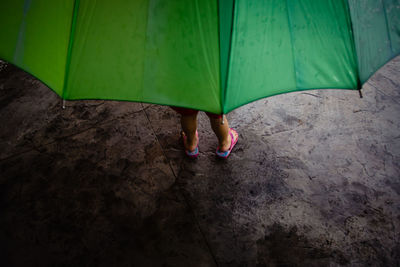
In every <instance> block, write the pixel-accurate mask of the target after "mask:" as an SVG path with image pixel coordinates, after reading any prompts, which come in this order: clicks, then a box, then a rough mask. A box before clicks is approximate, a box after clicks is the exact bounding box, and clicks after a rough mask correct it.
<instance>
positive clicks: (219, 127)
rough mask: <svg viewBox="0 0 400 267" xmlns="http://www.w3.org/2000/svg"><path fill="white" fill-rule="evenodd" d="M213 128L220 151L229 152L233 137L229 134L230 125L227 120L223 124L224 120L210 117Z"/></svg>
mask: <svg viewBox="0 0 400 267" xmlns="http://www.w3.org/2000/svg"><path fill="white" fill-rule="evenodd" d="M209 118H210V123H211V128H212V129H213V131H214V133H215V135H216V136H217V138H218V142H219V150H220V151H227V150H229V148H230V146H231V135H230V134H229V124H228V120H227V119H226V118H223V119H224V124H222V123H221V122H222V118H216V117H211V116H210V117H209Z"/></svg>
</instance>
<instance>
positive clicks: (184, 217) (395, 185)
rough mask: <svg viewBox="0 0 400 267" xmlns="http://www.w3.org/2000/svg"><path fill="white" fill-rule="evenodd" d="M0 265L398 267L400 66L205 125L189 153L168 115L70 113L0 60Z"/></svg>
mask: <svg viewBox="0 0 400 267" xmlns="http://www.w3.org/2000/svg"><path fill="white" fill-rule="evenodd" d="M0 67H1V68H0V110H1V112H0V121H1V127H0V214H1V215H0V257H1V259H2V262H3V264H2V266H399V265H400V58H397V59H394V60H393V61H392V62H390V63H388V64H387V65H386V66H385V67H384V68H383V69H381V70H380V71H379V72H378V73H376V74H375V75H374V76H373V77H372V78H371V79H370V81H369V82H368V83H366V84H365V85H364V88H363V94H364V98H362V99H360V97H359V96H358V92H357V91H347V90H320V91H316V90H313V91H304V92H297V93H290V94H286V95H279V96H274V97H271V98H267V99H263V100H260V101H257V102H255V103H252V104H249V105H246V106H244V107H241V108H239V109H237V110H235V111H233V112H232V113H230V114H229V115H228V119H229V121H230V124H231V126H232V127H234V128H235V129H237V130H238V132H239V133H240V139H239V143H238V144H237V147H236V148H235V150H234V153H233V154H232V155H231V157H230V158H229V160H228V161H222V160H218V159H217V158H215V155H214V152H215V148H216V145H217V144H216V138H215V137H214V136H213V134H212V132H211V129H210V126H209V124H208V119H207V117H206V116H205V115H204V114H203V113H202V114H200V117H199V121H200V123H199V124H200V129H199V136H200V150H201V154H200V157H199V158H198V159H197V160H195V161H193V160H188V159H186V158H185V157H184V154H183V152H182V148H181V140H180V139H179V131H180V126H179V117H178V116H177V115H176V114H175V113H174V111H172V110H170V109H169V108H167V107H163V106H156V105H148V104H139V103H127V102H111V101H109V102H107V101H77V102H67V103H66V109H62V108H61V100H60V99H59V97H57V96H56V95H55V94H54V93H53V92H52V91H51V90H50V89H48V88H47V87H46V86H44V85H43V84H42V83H40V82H39V81H37V80H36V79H34V78H33V77H32V76H30V75H28V74H26V73H24V72H23V71H21V70H18V69H17V68H15V67H13V66H5V65H4V63H1V64H0Z"/></svg>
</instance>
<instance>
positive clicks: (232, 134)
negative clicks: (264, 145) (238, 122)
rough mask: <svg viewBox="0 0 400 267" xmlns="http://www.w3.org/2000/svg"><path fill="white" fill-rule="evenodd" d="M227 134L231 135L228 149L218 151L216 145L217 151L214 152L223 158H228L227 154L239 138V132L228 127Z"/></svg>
mask: <svg viewBox="0 0 400 267" xmlns="http://www.w3.org/2000/svg"><path fill="white" fill-rule="evenodd" d="M234 133H235V134H236V135H235V134H234ZM229 134H230V135H231V146H230V147H229V150H227V151H219V147H218V148H217V151H216V152H215V153H216V154H217V156H218V157H220V158H224V159H226V158H228V157H229V155H230V154H231V152H232V149H233V147H234V146H235V145H236V143H237V141H238V139H239V134H238V133H237V132H236V131H235V130H234V129H232V128H230V129H229ZM235 136H237V137H236V139H235Z"/></svg>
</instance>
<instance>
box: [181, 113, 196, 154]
mask: <svg viewBox="0 0 400 267" xmlns="http://www.w3.org/2000/svg"><path fill="white" fill-rule="evenodd" d="M181 125H182V130H183V132H184V133H185V135H186V136H187V139H186V149H187V150H189V151H193V150H195V149H196V146H197V142H198V138H197V136H196V131H197V112H196V113H195V114H190V115H182V116H181Z"/></svg>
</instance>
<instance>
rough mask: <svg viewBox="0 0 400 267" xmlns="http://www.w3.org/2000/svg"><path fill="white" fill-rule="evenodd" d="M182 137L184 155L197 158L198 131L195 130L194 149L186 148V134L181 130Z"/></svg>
mask: <svg viewBox="0 0 400 267" xmlns="http://www.w3.org/2000/svg"><path fill="white" fill-rule="evenodd" d="M182 137H183V147H184V149H185V154H186V156H188V157H189V158H192V159H194V158H197V157H198V156H199V154H200V152H199V134H198V132H197V131H196V137H197V144H196V148H195V149H194V150H192V151H190V150H187V149H186V140H187V136H186V134H185V133H184V132H183V131H182Z"/></svg>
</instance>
